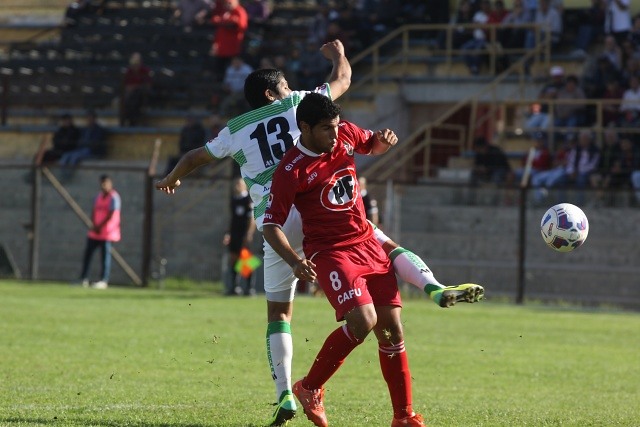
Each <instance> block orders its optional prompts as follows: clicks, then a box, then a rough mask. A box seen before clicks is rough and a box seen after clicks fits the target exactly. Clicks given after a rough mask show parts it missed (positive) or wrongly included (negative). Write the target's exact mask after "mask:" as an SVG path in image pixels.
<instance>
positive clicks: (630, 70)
mask: <svg viewBox="0 0 640 427" xmlns="http://www.w3.org/2000/svg"><path fill="white" fill-rule="evenodd" d="M631 76H640V58H636V57H633V58H629V60H628V61H627V63H626V64H625V67H624V70H622V73H621V77H620V78H621V81H622V85H623V86H625V87H629V84H630V81H631Z"/></svg>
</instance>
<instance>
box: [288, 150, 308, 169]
mask: <svg viewBox="0 0 640 427" xmlns="http://www.w3.org/2000/svg"><path fill="white" fill-rule="evenodd" d="M303 157H304V154H302V153H300V154H298V156H297V157H296V158H294V159H293V160H291V163H288V164H287V166H285V167H284V169H285V170H286V171H287V172H289V171H290V170H291V169H293V165H295V164H296V163H298V162H299V161H300V160H302V158H303Z"/></svg>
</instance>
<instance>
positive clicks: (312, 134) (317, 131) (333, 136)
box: [302, 117, 340, 154]
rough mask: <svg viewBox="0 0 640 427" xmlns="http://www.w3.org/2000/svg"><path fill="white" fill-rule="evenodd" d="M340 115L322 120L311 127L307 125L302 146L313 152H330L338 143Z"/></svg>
mask: <svg viewBox="0 0 640 427" xmlns="http://www.w3.org/2000/svg"><path fill="white" fill-rule="evenodd" d="M338 123H340V117H336V118H334V119H327V120H323V121H321V122H320V123H318V124H317V125H315V126H314V127H313V128H308V127H307V132H305V135H304V137H303V139H302V142H303V143H304V146H305V147H307V148H308V149H309V150H311V151H313V152H314V153H318V154H320V153H331V152H332V151H333V149H334V148H336V145H337V143H338Z"/></svg>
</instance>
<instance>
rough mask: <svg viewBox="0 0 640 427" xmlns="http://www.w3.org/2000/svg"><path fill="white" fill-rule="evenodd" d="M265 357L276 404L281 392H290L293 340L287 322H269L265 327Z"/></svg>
mask: <svg viewBox="0 0 640 427" xmlns="http://www.w3.org/2000/svg"><path fill="white" fill-rule="evenodd" d="M267 357H268V358H269V366H270V368H271V376H272V378H273V381H274V382H275V384H276V402H278V401H279V399H280V396H281V395H282V392H283V391H286V390H291V360H292V359H293V338H292V336H291V325H290V324H289V323H288V322H285V321H278V322H271V323H269V325H268V326H267Z"/></svg>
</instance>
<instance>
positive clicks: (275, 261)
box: [263, 206, 304, 302]
mask: <svg viewBox="0 0 640 427" xmlns="http://www.w3.org/2000/svg"><path fill="white" fill-rule="evenodd" d="M282 231H283V232H284V234H285V236H287V240H289V245H291V247H292V248H293V250H294V251H296V252H297V253H298V255H300V256H301V257H303V258H304V252H302V238H303V234H302V218H300V212H298V210H297V209H296V208H295V206H294V207H292V208H291V211H290V212H289V216H288V217H287V220H286V221H285V223H284V225H283V226H282ZM263 247H264V293H265V296H266V297H267V301H274V302H289V301H293V297H294V295H295V291H296V282H297V280H298V279H297V278H296V276H294V275H293V270H292V269H291V267H290V266H289V264H287V263H286V262H284V260H283V259H282V258H280V255H278V254H277V253H276V252H275V251H274V250H273V248H271V246H270V245H269V244H268V243H267V241H266V240H264V246H263Z"/></svg>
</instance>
